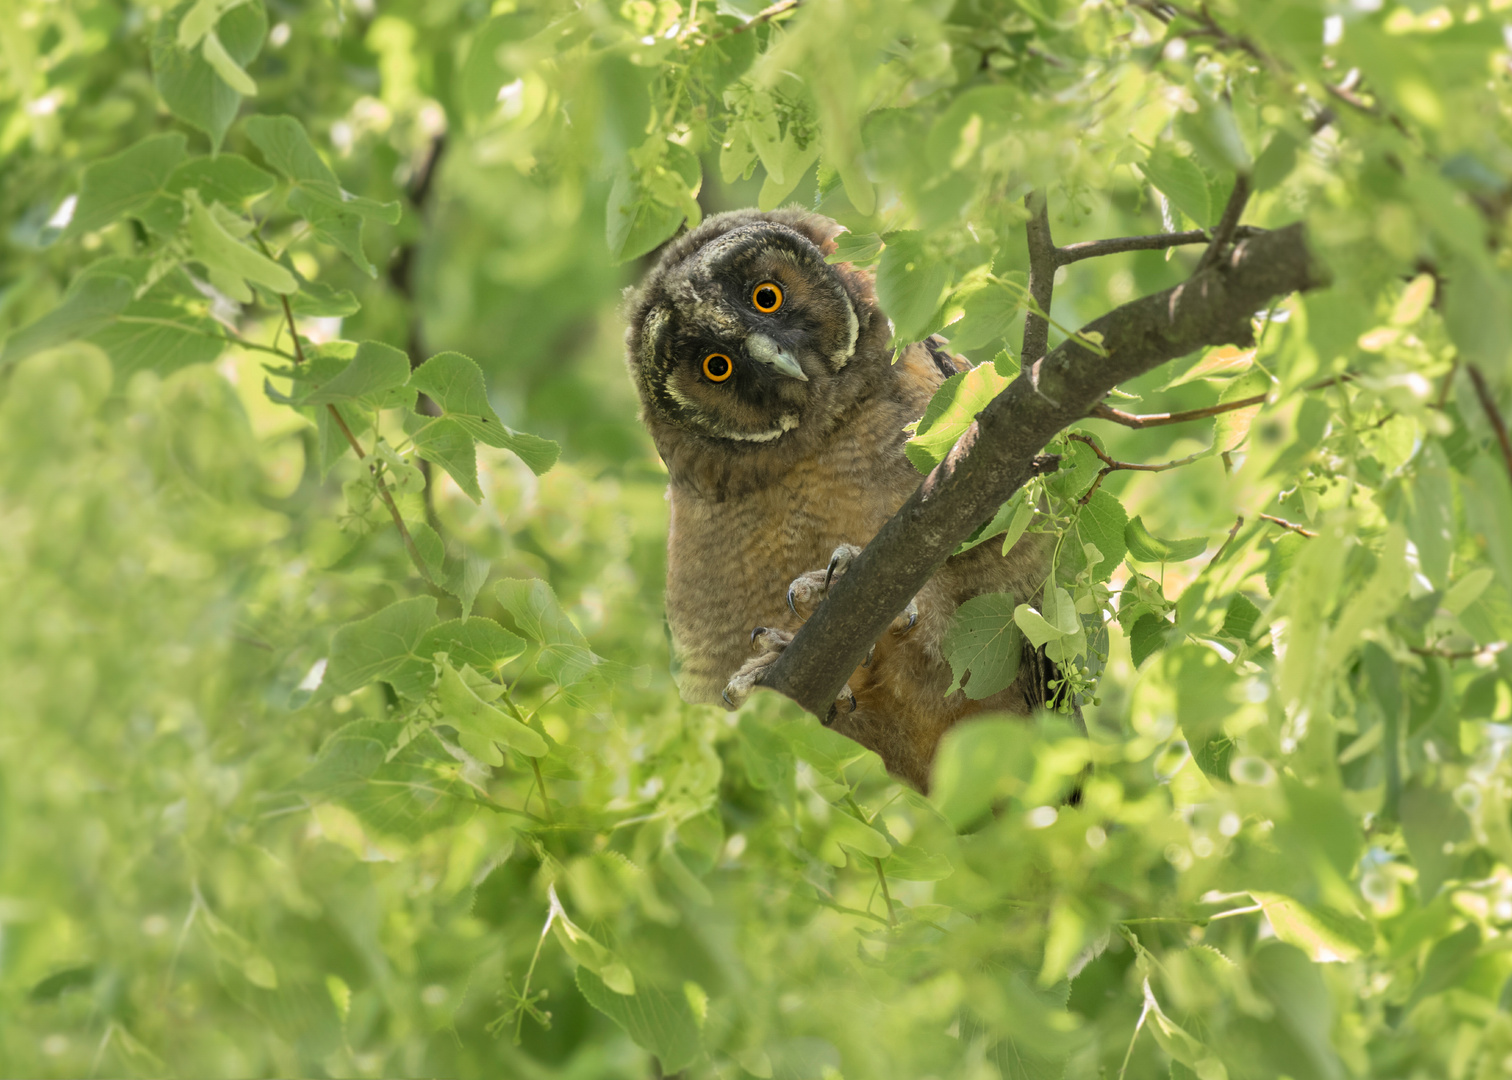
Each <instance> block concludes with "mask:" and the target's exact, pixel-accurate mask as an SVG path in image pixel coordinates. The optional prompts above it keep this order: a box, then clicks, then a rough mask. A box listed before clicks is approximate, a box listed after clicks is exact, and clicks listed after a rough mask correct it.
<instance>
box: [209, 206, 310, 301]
mask: <svg viewBox="0 0 1512 1080" xmlns="http://www.w3.org/2000/svg"><path fill="white" fill-rule="evenodd" d="M185 195H186V200H187V202H188V203H189V242H190V244H191V245H192V246H193V248H194V257H195V258H196V259H198V260H199V261H200V262H202V263H204V264H205V269H207V270H209V271H210V281H211V283H212V284H213V285H214V286H215V287H216V288H217V289H219V290H220V291H221V292H223V293H225V294H226V295H227V296H229V297H231V298H232V299H233V300H240V301H241V302H242V303H244V304H247V303H251V301H252V290H251V289H250V288H249V287H248V285H247V282H252V283H253V284H255V285H261V286H262V287H263V288H265V289H270V290H272V291H273V292H276V293H283V294H288V293H292V292H294V291H295V290H296V289H298V288H299V283H298V282H296V281H295V280H294V275H293V274H291V273H290V272H289V271H288V270H286V269H284V268H283V267H282V266H279V265H278V264H277V263H276V262H274V261H273V260H272V259H270V258H268V257H267V256H266V255H264V254H262V253H261V252H258V251H253V250H252V249H251V248H249V247H248V246H247V245H245V244H243V243H242V242H241V241H240V240H238V239H236V237H234V236H232V235H231V234H230V233H229V232H227V231H226V228H225V226H224V225H222V224H221V222H220V221H219V220H217V219H216V217H215V215H214V214H212V213H211V212H210V210H209V209H208V208H206V206H205V204H204V203H203V202H202V201H200V199H199V197H198V196H197V195H196V193H195V192H193V191H189V192H185ZM244 279H245V280H244Z"/></svg>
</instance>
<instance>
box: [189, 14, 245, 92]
mask: <svg viewBox="0 0 1512 1080" xmlns="http://www.w3.org/2000/svg"><path fill="white" fill-rule="evenodd" d="M200 55H202V56H203V57H204V58H205V63H207V64H209V65H210V66H211V67H212V68H214V69H215V73H216V74H217V75H219V76H220V77H221V79H222V80H224V82H225V84H226V85H227V86H229V87H230V88H231V89H233V90H235V91H236V92H237V93H238V94H241V95H242V96H243V97H253V96H255V95H256V94H257V83H255V82H253V81H252V76H250V75H248V74H247V73H246V71H245V70H243V69H242V66H241V65H240V64H238V63H237V62H236V61H235V60H233V59H232V58H231V54H230V53H228V52H227V51H226V47H225V46H224V45H222V44H221V39H220V37H219V36H218V35H217V34H216V33H215V31H214V30H212V31H210V33H208V34H206V35H205V40H204V43H203V44H202V45H201V46H200Z"/></svg>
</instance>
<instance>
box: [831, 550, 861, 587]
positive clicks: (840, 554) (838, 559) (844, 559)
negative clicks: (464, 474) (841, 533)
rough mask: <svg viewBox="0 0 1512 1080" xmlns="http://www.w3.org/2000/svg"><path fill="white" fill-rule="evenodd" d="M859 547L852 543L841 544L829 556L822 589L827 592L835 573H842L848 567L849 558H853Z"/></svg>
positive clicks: (858, 551)
mask: <svg viewBox="0 0 1512 1080" xmlns="http://www.w3.org/2000/svg"><path fill="white" fill-rule="evenodd" d="M860 551H861V549H860V548H858V547H856V546H854V545H852V544H841V545H840V546H839V547H837V548H836V549H835V553H834V554H833V555H831V556H830V561H829V566H828V567H827V568H826V569H825V571H824V591H825V592H829V587H830V583H831V582H833V581H834V579H835V575H836V574H837V573H839V574H843V573H845V572H846V571H847V570H849V569H850V564H851V560H852V559H854V558H855V557H856V556H857V555H858V554H859V553H860Z"/></svg>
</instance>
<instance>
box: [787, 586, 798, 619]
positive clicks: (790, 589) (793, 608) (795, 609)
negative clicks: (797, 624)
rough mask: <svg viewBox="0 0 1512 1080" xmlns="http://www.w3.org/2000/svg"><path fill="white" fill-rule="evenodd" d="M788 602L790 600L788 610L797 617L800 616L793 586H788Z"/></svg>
mask: <svg viewBox="0 0 1512 1080" xmlns="http://www.w3.org/2000/svg"><path fill="white" fill-rule="evenodd" d="M787 600H788V610H789V611H791V612H792V613H793V614H794V615H797V614H798V605H797V604H795V603H794V602H793V586H792V585H789V586H788V597H787Z"/></svg>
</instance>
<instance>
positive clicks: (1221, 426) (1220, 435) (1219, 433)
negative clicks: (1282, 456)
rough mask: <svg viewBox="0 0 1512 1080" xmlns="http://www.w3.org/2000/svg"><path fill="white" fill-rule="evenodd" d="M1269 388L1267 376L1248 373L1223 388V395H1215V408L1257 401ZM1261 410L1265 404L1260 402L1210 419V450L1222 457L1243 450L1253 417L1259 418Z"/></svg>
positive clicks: (1257, 372) (1263, 373)
mask: <svg viewBox="0 0 1512 1080" xmlns="http://www.w3.org/2000/svg"><path fill="white" fill-rule="evenodd" d="M1271 387H1272V382H1271V377H1270V376H1269V375H1267V374H1266V373H1265V372H1264V371H1260V370H1255V371H1251V372H1250V373H1249V374H1247V375H1241V376H1240V377H1239V378H1237V379H1234V380H1233V381H1232V382H1230V383H1229V384H1228V385H1227V386H1225V387H1224V388H1223V392H1222V393H1220V394H1219V395H1218V404H1220V405H1227V404H1229V403H1230V402H1234V401H1245V400H1247V399H1249V398H1254V397H1260V396H1261V395H1262V394H1269V393H1270V391H1271ZM1264 407H1265V402H1263V401H1261V402H1257V403H1256V404H1254V405H1246V406H1244V407H1243V408H1240V409H1233V410H1231V411H1229V412H1225V413H1219V414H1218V415H1217V416H1215V417H1213V449H1214V450H1215V451H1217V452H1218V453H1220V454H1223V453H1228V452H1229V451H1232V450H1238V449H1240V448H1241V447H1243V446H1244V444H1245V442H1246V441H1248V439H1249V432H1250V425H1251V424H1252V423H1254V421H1255V417H1257V416H1259V415H1260V410H1261V409H1263V408H1264Z"/></svg>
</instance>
